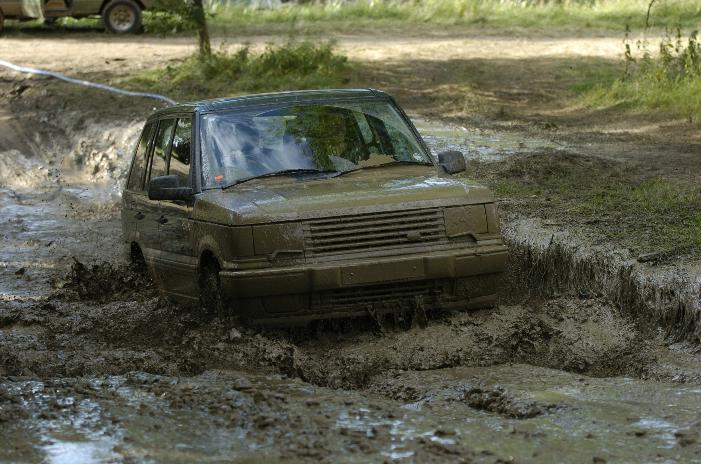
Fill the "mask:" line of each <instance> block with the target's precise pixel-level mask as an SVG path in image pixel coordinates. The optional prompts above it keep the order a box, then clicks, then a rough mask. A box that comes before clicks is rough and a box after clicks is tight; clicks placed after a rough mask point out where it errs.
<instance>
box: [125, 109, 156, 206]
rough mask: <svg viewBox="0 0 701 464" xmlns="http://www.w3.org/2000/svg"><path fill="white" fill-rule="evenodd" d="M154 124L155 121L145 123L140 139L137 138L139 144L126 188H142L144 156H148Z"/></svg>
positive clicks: (140, 189)
mask: <svg viewBox="0 0 701 464" xmlns="http://www.w3.org/2000/svg"><path fill="white" fill-rule="evenodd" d="M154 126H155V123H153V122H150V123H148V124H146V126H145V127H144V131H143V132H142V133H141V139H140V140H139V145H138V146H137V147H136V153H135V154H134V162H133V163H132V166H131V172H130V173H129V180H128V181H127V190H135V191H137V192H140V191H142V190H144V175H145V174H146V157H147V156H148V152H149V148H150V147H151V145H152V143H151V141H152V135H153V128H154Z"/></svg>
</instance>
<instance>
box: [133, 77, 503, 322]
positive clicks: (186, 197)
mask: <svg viewBox="0 0 701 464" xmlns="http://www.w3.org/2000/svg"><path fill="white" fill-rule="evenodd" d="M464 169H465V160H464V158H463V156H462V154H460V153H458V152H446V153H441V154H439V155H438V159H437V160H434V159H433V158H432V156H431V155H430V153H429V150H428V148H427V147H426V145H425V144H424V142H423V141H422V139H421V137H420V136H419V134H418V132H417V131H416V129H415V128H414V126H413V125H412V123H411V122H410V121H409V119H408V117H407V116H406V114H405V113H404V112H403V111H402V110H401V108H399V106H398V105H397V104H396V103H395V102H394V100H393V99H392V98H391V97H389V96H388V95H387V94H385V93H382V92H379V91H376V90H327V91H306V92H289V93H277V94H265V95H253V96H247V97H240V98H230V99H220V100H210V101H203V102H198V103H192V104H183V105H177V106H173V107H170V108H167V109H163V110H160V111H158V112H156V113H154V114H153V115H152V116H151V117H150V118H149V119H148V121H147V122H146V125H145V127H144V129H143V132H142V134H141V139H140V141H139V143H138V145H137V148H136V150H135V154H134V159H133V161H132V165H131V169H130V173H129V177H128V180H127V184H126V188H125V190H124V195H123V212H122V221H123V227H124V237H125V240H126V245H127V249H128V251H129V253H130V254H131V256H132V258H133V259H141V258H143V259H145V262H146V264H147V267H148V269H149V272H150V273H151V276H152V277H153V280H154V281H155V283H156V284H157V285H158V287H159V289H160V290H161V292H162V293H164V294H165V295H166V296H170V297H174V298H175V299H176V300H179V301H181V302H184V301H188V300H189V301H191V302H193V303H194V302H197V301H198V300H199V302H200V306H201V307H203V308H205V309H206V310H210V311H214V310H229V311H231V312H232V313H233V314H235V315H238V316H240V317H242V318H244V319H248V320H253V321H256V322H257V323H262V324H276V323H283V324H293V323H304V322H307V321H310V320H313V319H321V318H334V317H348V316H360V315H368V314H369V315H371V316H373V317H375V318H380V317H382V315H385V314H388V313H394V314H405V313H407V312H412V311H413V312H417V311H418V312H421V313H423V312H424V311H428V310H437V309H465V308H471V307H483V306H487V305H490V304H492V303H493V302H494V298H495V292H496V288H495V282H496V281H498V279H496V277H497V276H498V274H499V273H501V272H502V271H503V270H504V266H505V261H506V257H507V250H506V247H505V246H504V244H503V241H502V238H501V235H500V230H499V222H498V219H497V212H496V208H495V205H494V199H493V197H492V194H491V193H490V192H489V191H488V190H487V189H486V188H484V187H481V186H479V185H476V184H474V183H472V182H469V181H466V180H465V179H463V178H455V177H452V176H451V174H454V173H457V172H460V171H463V170H464Z"/></svg>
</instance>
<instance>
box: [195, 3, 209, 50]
mask: <svg viewBox="0 0 701 464" xmlns="http://www.w3.org/2000/svg"><path fill="white" fill-rule="evenodd" d="M191 14H192V20H193V21H194V22H195V27H196V28H197V42H198V44H199V50H200V56H202V57H209V56H211V55H212V45H211V43H210V41H209V30H208V29H207V17H206V15H205V11H204V5H203V4H202V0H192V13H191Z"/></svg>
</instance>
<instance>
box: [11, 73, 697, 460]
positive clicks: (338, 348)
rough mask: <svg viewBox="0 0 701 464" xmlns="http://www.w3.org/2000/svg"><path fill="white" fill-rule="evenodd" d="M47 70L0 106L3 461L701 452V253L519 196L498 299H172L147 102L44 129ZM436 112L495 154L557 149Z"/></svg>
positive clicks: (447, 133) (436, 141) (443, 134)
mask: <svg viewBox="0 0 701 464" xmlns="http://www.w3.org/2000/svg"><path fill="white" fill-rule="evenodd" d="M0 85H7V83H6V82H5V83H0ZM15 85H16V82H13V83H12V84H11V86H15ZM28 85H31V87H28V88H25V89H24V90H22V92H21V94H22V95H25V98H24V99H22V100H21V101H14V100H13V102H12V103H11V105H10V108H12V111H13V113H12V115H11V117H8V119H2V118H0V128H2V129H3V130H2V131H0V133H1V134H3V135H2V137H4V138H3V139H2V140H3V146H2V149H0V162H3V163H5V164H3V165H2V166H4V167H3V168H2V169H0V173H2V176H1V178H0V206H1V208H0V231H1V233H2V236H3V239H4V246H3V247H2V249H0V262H1V263H2V265H1V268H0V432H1V433H0V461H8V462H37V461H45V462H145V461H150V462H193V461H197V462H221V461H235V462H236V461H245V462H274V461H276V460H293V461H299V462H312V461H313V462H319V461H321V462H339V461H343V462H368V461H372V462H382V461H388V462H392V461H399V462H445V461H451V462H453V461H454V462H461V461H462V462H561V461H562V460H563V456H567V460H568V461H570V462H605V461H609V462H640V461H646V462H675V461H676V462H699V461H701V445H700V443H701V423H699V419H698V417H699V416H698V412H699V409H698V405H699V404H701V361H700V360H699V355H698V351H697V346H696V345H695V344H694V343H695V340H694V338H693V336H689V335H690V334H695V333H698V327H697V324H698V316H697V315H698V310H699V308H698V298H697V297H698V280H694V279H693V277H692V276H693V275H697V274H694V269H693V268H689V269H688V270H687V271H686V274H685V273H684V272H682V271H680V269H679V268H678V267H664V266H663V267H660V266H654V268H653V267H652V266H651V265H649V264H647V263H640V262H637V261H635V260H634V259H633V258H631V257H630V256H628V255H626V254H625V253H624V252H622V251H620V250H610V249H606V248H594V247H591V246H589V245H588V244H587V242H586V241H581V242H578V241H577V240H578V237H576V236H572V235H568V234H567V233H565V232H563V231H560V233H558V234H554V233H553V231H552V230H551V229H549V228H548V226H546V225H543V224H539V223H537V222H533V221H528V220H525V219H521V218H518V217H517V216H515V215H507V216H506V223H505V224H504V226H505V233H506V236H507V237H508V238H509V241H510V243H511V248H512V252H513V256H514V258H513V260H512V266H511V269H512V271H511V275H510V279H508V281H507V286H506V288H505V289H504V292H503V299H502V302H501V303H500V305H499V306H498V307H497V308H495V309H493V310H485V311H478V312H473V313H455V314H443V315H440V316H439V317H437V318H435V319H433V320H431V321H430V323H429V325H428V327H427V328H426V329H418V328H414V329H409V330H405V329H394V330H390V331H386V332H380V331H377V330H374V329H373V327H372V325H371V324H368V323H365V322H357V323H350V324H346V325H343V326H338V327H326V328H321V329H319V330H316V331H308V332H305V333H293V332H288V331H260V330H255V329H250V328H244V327H236V326H232V325H231V323H229V322H227V321H219V320H216V319H211V318H204V317H202V316H201V315H199V314H197V313H194V312H192V311H189V310H187V309H185V308H179V307H176V306H173V305H171V304H169V303H166V302H164V301H161V300H160V299H159V298H158V295H157V293H156V292H155V291H154V289H153V287H152V285H151V284H150V283H149V282H148V280H147V279H145V278H144V277H143V276H142V275H141V274H139V272H138V271H139V270H138V269H134V268H132V267H130V266H129V265H128V263H127V262H126V260H125V257H124V255H123V252H122V250H121V248H119V247H117V246H116V244H117V243H119V234H120V225H119V203H118V200H119V196H118V192H119V189H118V186H119V185H120V182H122V181H123V177H124V173H125V171H126V165H127V164H128V161H129V160H128V157H126V156H125V153H127V152H128V149H129V144H130V143H131V142H130V141H131V140H132V139H133V136H134V133H135V131H137V130H138V127H139V125H140V123H138V122H135V121H134V120H132V119H130V116H129V115H130V114H131V112H132V111H134V109H121V110H120V111H121V113H120V114H121V116H120V117H117V116H113V117H112V116H109V115H108V116H106V121H103V122H93V121H90V120H89V118H86V117H85V115H83V116H82V117H73V116H76V115H75V114H74V115H73V116H71V117H67V118H58V117H56V118H51V123H50V124H49V125H48V126H47V129H46V131H43V130H42V131H39V132H38V133H39V135H38V136H37V137H34V136H29V135H28V134H27V133H26V132H21V131H19V130H17V127H19V126H22V124H19V125H18V123H17V122H16V121H17V118H21V119H22V120H23V121H25V122H26V121H30V122H31V123H32V124H34V125H35V127H36V125H37V124H40V123H41V116H40V115H39V114H38V113H36V112H33V111H31V107H32V102H37V101H38V100H36V99H37V98H39V99H41V101H43V102H45V104H46V105H47V106H48V108H49V110H48V111H49V113H50V114H54V115H58V114H59V113H60V110H61V106H60V105H58V104H54V103H55V102H54V103H52V101H53V100H52V98H54V97H52V96H51V95H52V94H53V92H55V88H54V87H52V86H51V85H49V84H46V83H43V82H42V83H35V82H31V83H30V84H28ZM12 88H14V87H12ZM44 91H46V95H45V94H44V93H43V92H44ZM15 94H17V92H15V93H14V94H12V92H10V94H9V95H10V96H9V97H6V98H9V99H11V100H12V99H14V98H16V95H15ZM6 95H7V94H6ZM59 100H60V99H58V98H56V99H55V101H59ZM95 105H96V107H99V105H98V104H95ZM96 111H97V110H96ZM52 112H53V113H52ZM111 118H112V119H113V120H111ZM8 121H12V122H11V123H10V122H8ZM115 121H116V122H115ZM421 128H422V130H423V131H425V132H426V133H428V134H429V135H430V137H427V138H428V140H429V141H430V143H431V144H432V145H433V146H434V147H437V148H440V147H444V146H456V145H460V144H464V143H470V144H472V145H470V147H471V148H470V150H469V152H472V153H478V154H479V153H482V156H483V158H484V159H488V160H493V161H495V162H497V161H498V160H499V159H502V158H504V157H508V156H516V155H518V154H519V153H522V152H523V151H524V150H526V151H527V150H540V149H554V148H553V147H552V146H551V145H552V143H551V142H549V141H547V140H541V139H538V138H533V139H529V140H526V141H525V142H524V141H521V142H517V141H516V140H515V139H514V138H513V137H512V136H510V135H508V134H505V135H504V137H499V134H498V133H491V132H489V133H478V132H469V131H468V132H465V131H461V132H459V133H462V136H461V137H462V138H459V137H458V136H457V135H455V133H456V132H455V131H456V129H454V128H448V129H444V130H443V131H441V130H434V129H435V128H436V126H435V124H434V123H428V122H427V123H426V124H422V125H421ZM458 131H460V130H459V129H458ZM5 140H10V142H8V144H10V143H11V145H5V144H4V143H5V142H4V141H5ZM466 141H467V142H466ZM9 146H11V147H12V148H10V149H7V148H8V147H9ZM2 166H0V167H2ZM10 168H12V169H10ZM634 261H635V262H634ZM665 273H666V274H665ZM665 276H667V277H665ZM695 285H696V287H695ZM694 292H697V293H694ZM694 305H696V306H694Z"/></svg>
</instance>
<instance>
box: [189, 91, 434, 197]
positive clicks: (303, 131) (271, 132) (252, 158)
mask: <svg viewBox="0 0 701 464" xmlns="http://www.w3.org/2000/svg"><path fill="white" fill-rule="evenodd" d="M203 125H204V126H205V130H204V131H203V133H204V134H206V135H205V137H204V138H203V142H202V143H203V145H202V148H203V154H204V157H203V167H202V170H203V174H204V181H205V188H216V187H225V186H229V185H234V184H237V183H240V182H242V181H245V180H248V179H253V178H256V177H261V176H270V175H274V174H276V173H280V172H290V171H295V172H298V173H305V174H307V175H324V176H326V175H328V174H332V173H337V174H340V173H345V172H349V171H354V170H356V169H362V168H366V167H373V166H380V165H383V164H390V163H396V162H411V163H418V164H430V160H429V159H428V158H427V156H426V155H425V154H424V153H423V151H422V150H421V149H420V147H418V146H416V144H415V142H413V140H415V139H414V137H413V135H412V134H408V133H405V132H406V129H405V126H404V125H403V124H401V118H400V116H399V114H396V113H394V112H393V111H392V108H391V107H390V106H388V105H377V104H365V105H360V104H358V105H357V106H356V105H352V104H346V105H343V106H340V105H297V106H291V107H286V108H277V109H273V110H270V109H268V110H267V111H266V110H265V109H263V110H261V109H258V110H257V111H256V110H255V109H254V110H248V111H246V112H241V113H235V114H234V113H230V114H226V113H224V114H221V113H213V114H208V115H205V116H204V118H203Z"/></svg>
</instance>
